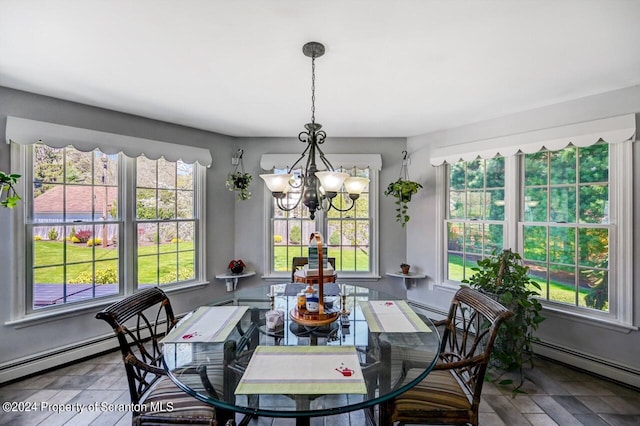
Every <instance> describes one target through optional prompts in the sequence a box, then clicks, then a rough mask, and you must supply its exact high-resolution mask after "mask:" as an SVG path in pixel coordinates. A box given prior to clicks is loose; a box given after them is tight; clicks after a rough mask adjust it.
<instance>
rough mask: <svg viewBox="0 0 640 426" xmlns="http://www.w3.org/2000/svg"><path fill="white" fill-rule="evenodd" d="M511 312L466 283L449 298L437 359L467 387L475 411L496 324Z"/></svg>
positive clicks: (493, 340)
mask: <svg viewBox="0 0 640 426" xmlns="http://www.w3.org/2000/svg"><path fill="white" fill-rule="evenodd" d="M512 315H513V312H511V311H510V310H508V309H507V308H505V307H504V306H502V305H501V304H500V303H498V302H497V301H495V300H493V299H492V298H490V297H489V296H487V295H485V294H482V293H480V292H479V291H477V290H474V289H471V288H469V287H462V288H461V289H460V290H458V291H457V292H456V294H455V295H454V297H453V301H452V302H451V307H450V309H449V315H448V316H447V319H446V321H445V329H444V332H443V334H442V345H441V347H440V361H439V362H441V363H445V364H448V368H450V369H451V371H452V372H453V373H454V374H455V375H456V376H457V377H458V379H460V380H459V381H460V382H461V383H462V384H463V385H464V386H465V387H466V388H467V391H468V392H469V394H470V395H472V398H473V401H472V404H473V405H472V409H473V410H475V412H477V409H478V405H479V404H480V395H481V393H482V385H483V383H484V376H485V373H486V371H487V366H488V364H489V359H490V357H491V350H492V349H493V344H494V342H495V340H496V336H497V334H498V331H499V328H500V325H501V324H502V322H503V321H504V320H506V319H507V318H509V317H511V316H512Z"/></svg>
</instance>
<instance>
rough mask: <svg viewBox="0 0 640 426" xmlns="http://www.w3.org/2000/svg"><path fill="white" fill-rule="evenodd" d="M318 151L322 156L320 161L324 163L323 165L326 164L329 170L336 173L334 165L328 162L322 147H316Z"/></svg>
mask: <svg viewBox="0 0 640 426" xmlns="http://www.w3.org/2000/svg"><path fill="white" fill-rule="evenodd" d="M316 150H318V155H319V156H320V161H322V164H324V165H325V167H326V168H327V169H328V170H330V171H332V172H333V171H335V169H334V168H333V165H331V163H330V162H329V160H327V158H326V157H325V156H324V152H323V151H322V149H320V147H319V146H318V147H316Z"/></svg>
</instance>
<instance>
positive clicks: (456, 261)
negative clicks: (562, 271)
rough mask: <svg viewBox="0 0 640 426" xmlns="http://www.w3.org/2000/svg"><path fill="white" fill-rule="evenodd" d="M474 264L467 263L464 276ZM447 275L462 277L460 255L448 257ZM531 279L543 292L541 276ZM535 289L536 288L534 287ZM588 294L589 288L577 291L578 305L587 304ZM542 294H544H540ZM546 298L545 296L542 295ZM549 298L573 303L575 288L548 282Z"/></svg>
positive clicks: (468, 274) (544, 285) (470, 272)
mask: <svg viewBox="0 0 640 426" xmlns="http://www.w3.org/2000/svg"><path fill="white" fill-rule="evenodd" d="M472 266H476V265H475V264H474V265H467V267H466V271H464V272H465V276H467V277H469V276H471V275H473V271H472V270H471V267H472ZM449 275H450V276H452V277H462V276H463V266H462V257H460V256H451V257H450V258H449ZM531 278H532V279H533V281H535V282H537V283H538V284H539V285H540V288H541V289H542V291H543V292H544V290H545V288H546V285H547V283H546V281H545V280H543V279H542V278H539V277H536V276H534V275H532V276H531ZM535 290H536V291H537V289H535ZM587 294H589V290H587V289H584V288H581V289H580V290H579V292H578V299H579V301H578V302H579V306H587V304H586V302H585V296H586V295H587ZM542 296H544V295H542ZM544 298H546V297H544ZM549 300H553V301H556V302H561V303H567V304H570V305H575V290H574V287H573V286H571V285H568V284H565V283H560V282H557V281H550V282H549Z"/></svg>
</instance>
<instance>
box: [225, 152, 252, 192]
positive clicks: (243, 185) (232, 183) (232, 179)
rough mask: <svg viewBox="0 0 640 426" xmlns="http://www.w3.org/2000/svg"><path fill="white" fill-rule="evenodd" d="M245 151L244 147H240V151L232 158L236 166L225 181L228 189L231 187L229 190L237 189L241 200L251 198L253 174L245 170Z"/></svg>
mask: <svg viewBox="0 0 640 426" xmlns="http://www.w3.org/2000/svg"><path fill="white" fill-rule="evenodd" d="M243 153H244V151H243V150H242V149H238V153H237V154H236V155H235V156H234V157H233V158H232V159H231V163H232V164H235V166H236V168H235V169H233V172H231V173H229V174H228V175H227V180H226V182H225V185H226V186H227V189H229V191H235V192H236V193H237V195H238V200H240V201H243V200H248V199H249V198H251V192H250V191H249V185H250V184H251V179H252V176H251V174H249V173H245V171H244V164H243V163H242V155H243Z"/></svg>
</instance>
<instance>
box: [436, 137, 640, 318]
mask: <svg viewBox="0 0 640 426" xmlns="http://www.w3.org/2000/svg"><path fill="white" fill-rule="evenodd" d="M609 146H610V154H609V155H610V168H609V182H610V190H609V191H610V192H609V195H610V212H614V214H612V215H611V216H610V224H611V225H612V226H611V227H610V228H609V229H611V230H612V231H611V233H610V237H609V238H610V242H611V244H610V253H609V255H610V259H613V261H612V262H611V263H610V266H609V273H610V276H609V282H610V283H615V285H614V288H612V289H611V292H610V294H609V312H599V311H597V310H593V309H588V308H584V307H579V306H570V305H565V304H560V303H556V302H553V301H548V300H541V303H542V304H543V306H544V308H545V310H548V311H551V312H553V313H554V314H556V315H559V316H562V317H567V318H573V319H575V320H578V321H580V322H585V323H589V324H593V325H598V326H601V327H604V328H610V329H623V330H637V329H638V327H637V324H634V321H633V295H634V291H633V141H632V140H626V141H623V142H619V143H614V144H610V145H609ZM506 160H507V161H506V162H505V182H512V184H511V185H508V186H507V187H506V188H505V200H506V201H507V205H508V206H509V209H508V211H505V227H506V228H507V236H506V237H505V247H517V248H518V250H519V252H520V253H522V250H523V244H524V239H523V235H522V225H521V224H519V216H518V205H519V201H518V194H520V193H521V185H520V181H521V177H518V176H516V175H515V171H516V170H518V168H517V167H518V166H517V163H518V161H519V160H518V158H517V156H511V157H508V158H506ZM438 169H439V170H438V173H437V174H436V184H437V188H442V189H441V193H438V194H437V195H438V203H439V206H438V208H437V209H438V216H439V217H437V219H438V220H439V223H441V224H443V225H442V227H441V232H440V233H439V239H440V241H439V247H441V250H439V251H438V256H439V257H438V259H437V261H438V274H439V277H437V281H436V282H437V283H439V285H441V286H442V287H446V288H458V287H459V285H460V284H459V283H458V282H454V281H447V280H445V277H446V273H445V268H446V267H447V265H446V262H447V259H446V256H445V253H446V249H447V247H446V244H447V241H446V235H447V234H446V223H445V218H446V200H447V189H448V184H447V177H446V167H445V166H444V164H443V165H441V166H439V167H438Z"/></svg>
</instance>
